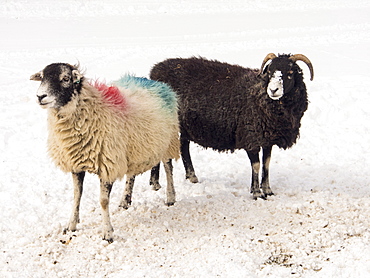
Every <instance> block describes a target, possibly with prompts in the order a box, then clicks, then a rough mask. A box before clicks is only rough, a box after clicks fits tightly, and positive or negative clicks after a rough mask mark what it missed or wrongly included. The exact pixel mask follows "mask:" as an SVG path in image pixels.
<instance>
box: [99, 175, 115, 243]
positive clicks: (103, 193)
mask: <svg viewBox="0 0 370 278" xmlns="http://www.w3.org/2000/svg"><path fill="white" fill-rule="evenodd" d="M112 187H113V183H109V182H104V181H100V206H101V209H102V218H103V219H102V230H103V239H104V240H106V241H108V242H109V243H112V242H113V227H112V224H111V222H110V216H109V196H110V193H111V191H112Z"/></svg>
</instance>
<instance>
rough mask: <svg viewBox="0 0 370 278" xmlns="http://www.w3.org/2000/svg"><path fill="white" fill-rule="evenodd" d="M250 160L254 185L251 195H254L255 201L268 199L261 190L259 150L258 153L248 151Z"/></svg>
mask: <svg viewBox="0 0 370 278" xmlns="http://www.w3.org/2000/svg"><path fill="white" fill-rule="evenodd" d="M247 153H248V157H249V160H250V161H251V166H252V184H251V193H252V194H253V199H255V200H257V198H262V199H266V197H265V195H264V194H263V192H262V191H261V190H260V185H259V180H258V174H259V170H260V159H259V150H257V151H247Z"/></svg>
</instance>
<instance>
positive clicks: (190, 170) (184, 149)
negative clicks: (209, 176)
mask: <svg viewBox="0 0 370 278" xmlns="http://www.w3.org/2000/svg"><path fill="white" fill-rule="evenodd" d="M180 141H181V158H182V162H183V164H184V167H185V173H186V176H185V177H186V179H189V181H190V182H192V183H197V182H198V178H197V176H196V175H195V171H194V167H193V162H192V161H191V157H190V151H189V144H190V142H189V140H187V139H185V138H183V137H182V136H181V138H180Z"/></svg>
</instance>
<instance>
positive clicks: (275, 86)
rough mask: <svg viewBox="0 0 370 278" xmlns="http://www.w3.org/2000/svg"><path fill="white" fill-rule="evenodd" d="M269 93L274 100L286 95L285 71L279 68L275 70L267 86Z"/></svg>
mask: <svg viewBox="0 0 370 278" xmlns="http://www.w3.org/2000/svg"><path fill="white" fill-rule="evenodd" d="M267 93H268V95H269V97H270V98H271V99H273V100H278V99H279V98H281V97H282V96H283V95H284V84H283V73H282V72H281V71H279V70H277V71H275V72H274V73H273V74H272V76H271V78H270V82H269V84H268V86H267Z"/></svg>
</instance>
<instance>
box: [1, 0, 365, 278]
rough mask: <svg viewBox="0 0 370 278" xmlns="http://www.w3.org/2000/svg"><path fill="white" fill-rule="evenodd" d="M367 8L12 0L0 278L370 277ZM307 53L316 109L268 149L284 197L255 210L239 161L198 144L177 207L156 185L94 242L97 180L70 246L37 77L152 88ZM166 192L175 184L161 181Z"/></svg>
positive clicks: (67, 186)
mask: <svg viewBox="0 0 370 278" xmlns="http://www.w3.org/2000/svg"><path fill="white" fill-rule="evenodd" d="M369 13H370V2H369V1H365V0H363V1H362V0H355V1H344V0H336V1H334V0H328V1H324V2H323V1H321V0H310V1H290V0H281V1H273V0H267V1H255V0H247V1H236V0H227V1H226V0H225V1H222V0H212V1H201V2H199V1H195V0H188V1H186V0H172V1H170V0H167V1H157V2H155V3H154V2H153V3H152V2H150V1H144V0H139V1H128V0H124V1H114V0H107V1H96V0H92V1H83V0H73V1H72V0H61V1H53V2H51V1H46V0H35V1H26V0H22V1H11V0H3V1H2V4H1V5H0V24H1V26H2V27H1V29H0V37H1V43H0V61H1V65H0V74H1V76H2V77H1V79H0V88H1V94H0V103H1V109H0V153H1V159H0V163H1V165H0V180H1V181H0V191H1V194H0V213H1V214H0V215H1V219H2V220H1V222H0V231H1V232H0V276H1V277H109V278H113V277H159V276H161V277H368V276H369V274H370V244H369V242H370V233H369V229H370V217H369V216H370V179H369V175H368V167H369V166H368V164H369V158H368V156H369V151H368V148H369V145H370V121H369V119H370V111H369V109H368V106H369V104H370V77H369V74H368V73H367V66H368V64H369V62H370V55H369V51H368V50H369V46H370V20H369V17H368V15H369ZM270 52H274V53H276V54H277V53H294V54H295V53H302V54H304V55H306V56H307V57H309V59H310V60H311V61H312V63H313V67H314V70H315V78H314V80H313V81H312V82H311V81H309V70H308V68H307V67H306V66H305V65H304V64H302V65H301V67H302V69H303V71H304V75H305V80H306V85H307V87H308V92H309V100H310V103H309V107H308V111H307V112H306V113H305V115H304V117H303V119H302V128H301V137H300V139H299V141H298V143H297V144H296V145H295V146H293V147H292V148H291V149H289V150H286V151H283V150H280V149H278V148H274V149H273V153H272V161H271V187H272V189H273V190H274V192H275V194H276V195H275V196H272V197H269V198H268V200H266V201H264V200H257V201H254V200H253V199H252V197H251V195H250V193H249V186H250V178H251V177H250V174H251V169H250V165H249V161H248V158H247V155H246V153H245V152H244V151H237V152H235V153H233V154H230V153H217V152H214V151H212V150H205V149H203V148H201V147H199V146H197V145H195V144H193V145H191V153H192V158H193V162H194V167H195V170H196V173H197V175H198V178H199V179H200V183H197V184H191V183H190V182H188V181H186V180H185V179H184V176H185V174H184V169H183V166H182V163H181V161H178V162H176V163H174V179H175V187H176V191H177V203H176V204H175V206H173V207H166V206H165V205H164V200H165V191H164V189H161V190H159V191H158V192H154V191H152V190H151V189H150V186H149V173H145V174H143V175H141V176H139V177H138V178H137V181H136V187H135V189H134V195H133V204H132V206H131V207H130V208H129V209H128V210H127V211H123V210H120V209H119V208H118V204H119V200H120V197H121V194H122V193H123V187H124V181H119V182H117V183H116V184H115V186H114V189H113V192H112V198H111V220H112V224H113V226H114V228H115V241H114V242H113V243H112V244H108V243H107V242H105V241H102V240H101V236H100V229H101V228H100V224H101V216H100V206H99V202H98V199H99V186H98V184H99V181H98V179H97V177H96V176H92V175H88V176H87V178H86V181H85V190H84V195H83V197H82V204H81V223H80V224H79V225H78V230H77V231H76V232H74V233H68V234H66V235H63V234H62V230H63V228H64V226H65V225H66V223H67V221H68V219H69V215H70V211H71V207H72V199H73V189H72V179H71V177H70V175H67V174H64V173H62V172H61V171H60V170H59V169H57V168H56V167H54V166H53V164H52V163H51V161H50V159H49V158H48V156H47V153H46V138H47V130H46V111H45V110H43V109H40V107H39V106H38V105H37V104H36V91H37V87H38V85H39V84H38V83H37V82H34V81H29V77H30V76H31V75H32V74H34V73H35V72H37V71H39V70H41V69H42V68H44V67H45V66H46V65H48V64H50V63H53V62H68V63H72V64H73V63H77V62H80V63H81V66H82V67H83V68H85V69H86V75H87V76H88V77H91V78H96V77H99V78H100V79H101V80H107V81H111V80H116V79H118V78H119V77H120V76H121V75H123V74H125V73H128V72H129V73H134V74H136V75H138V76H148V73H149V70H150V68H151V66H152V65H153V64H155V63H157V62H160V61H162V60H163V59H165V58H169V57H190V56H193V55H195V56H198V55H200V56H204V57H207V58H209V59H217V60H220V61H226V62H229V63H235V64H239V65H242V66H251V67H256V68H258V67H259V66H260V65H261V63H262V59H263V58H264V57H265V55H266V54H267V53H270ZM160 181H161V183H162V185H165V175H164V171H162V172H161V180H160Z"/></svg>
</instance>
